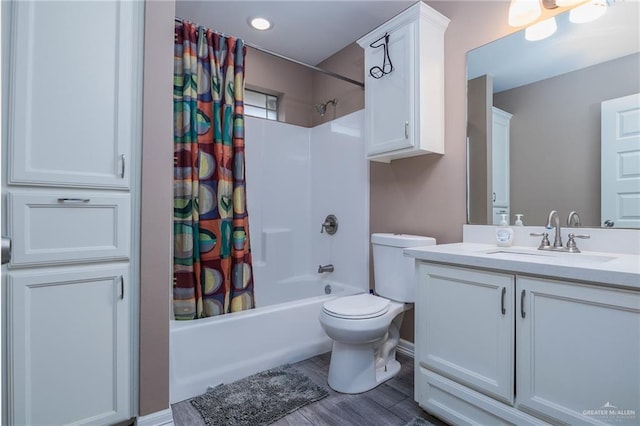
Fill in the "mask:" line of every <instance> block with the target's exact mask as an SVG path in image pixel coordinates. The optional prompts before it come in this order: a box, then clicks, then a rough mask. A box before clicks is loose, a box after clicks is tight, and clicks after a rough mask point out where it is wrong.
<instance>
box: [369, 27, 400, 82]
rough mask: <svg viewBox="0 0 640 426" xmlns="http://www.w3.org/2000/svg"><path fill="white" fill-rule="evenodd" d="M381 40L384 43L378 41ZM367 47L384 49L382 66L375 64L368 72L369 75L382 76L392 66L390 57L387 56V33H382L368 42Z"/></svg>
mask: <svg viewBox="0 0 640 426" xmlns="http://www.w3.org/2000/svg"><path fill="white" fill-rule="evenodd" d="M382 40H384V43H380V42H381V41H382ZM369 47H372V48H374V49H377V48H379V47H382V48H383V49H384V53H383V57H382V66H381V67H380V66H378V65H375V66H373V67H371V68H370V69H369V74H370V75H371V77H373V78H382V77H383V76H385V75H387V74H390V73H391V72H392V71H393V69H394V68H393V63H392V62H391V57H390V56H389V33H384V35H383V36H382V37H380V38H379V39H377V40H376V41H374V42H372V43H371V44H369ZM387 61H388V63H387Z"/></svg>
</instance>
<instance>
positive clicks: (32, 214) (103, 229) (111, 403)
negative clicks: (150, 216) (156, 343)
mask: <svg viewBox="0 0 640 426" xmlns="http://www.w3.org/2000/svg"><path fill="white" fill-rule="evenodd" d="M2 7H3V14H2V15H3V16H2V19H3V22H2V41H3V51H2V66H3V70H2V71H3V73H2V75H3V81H2V85H3V91H2V93H3V106H4V108H3V116H2V121H3V126H2V127H3V133H2V139H3V143H2V147H3V151H2V172H3V176H2V178H3V179H2V202H3V216H4V217H5V221H3V224H2V226H3V230H2V231H3V235H8V236H9V237H11V239H12V241H13V246H14V256H13V258H12V260H11V262H10V263H9V264H8V265H7V266H4V267H3V283H2V287H3V288H2V291H3V296H4V297H3V298H2V310H3V318H4V319H5V321H4V323H3V326H4V330H3V349H2V350H3V360H5V363H4V365H3V371H4V372H5V373H6V374H3V377H2V379H3V383H2V386H3V400H2V405H3V410H2V416H3V418H2V423H3V424H8V425H66V424H74V425H85V424H87V425H106V424H112V423H115V422H119V421H123V420H127V419H129V418H131V417H133V415H134V414H135V412H134V407H135V402H134V393H133V389H134V378H133V377H134V376H133V373H132V371H133V368H134V367H133V359H134V357H133V344H132V339H131V336H132V321H131V315H132V312H131V311H132V306H133V303H132V297H133V295H134V292H133V290H132V289H133V288H134V285H133V280H132V278H133V274H132V270H134V269H133V265H135V261H136V260H135V259H136V257H135V253H136V249H135V248H136V247H137V243H136V242H135V241H134V238H133V232H132V229H133V226H132V224H133V223H134V221H133V218H134V217H135V215H134V212H133V210H132V205H133V204H134V203H132V192H131V191H133V195H135V194H137V192H136V191H137V189H136V186H135V185H134V183H135V182H137V179H136V178H135V173H134V170H136V168H135V166H134V164H135V158H136V156H137V150H138V148H137V147H138V146H139V141H140V123H139V120H140V118H139V116H140V105H141V102H140V100H141V84H140V83H141V78H140V76H141V57H142V50H141V49H142V43H141V41H142V34H143V14H142V11H143V7H144V3H143V2H135V1H124V0H123V1H115V0H114V1H82V2H53V1H52V2H49V1H39V0H31V1H27V0H24V1H16V2H3V4H2Z"/></svg>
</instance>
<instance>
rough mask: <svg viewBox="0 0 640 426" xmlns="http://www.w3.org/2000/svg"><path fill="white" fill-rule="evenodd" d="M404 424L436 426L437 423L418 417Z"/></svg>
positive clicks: (407, 425)
mask: <svg viewBox="0 0 640 426" xmlns="http://www.w3.org/2000/svg"><path fill="white" fill-rule="evenodd" d="M404 426H435V425H434V424H433V423H431V422H428V421H427V420H425V419H423V418H422V417H416V418H415V419H413V420H411V421H410V422H409V423H407V424H406V425H404Z"/></svg>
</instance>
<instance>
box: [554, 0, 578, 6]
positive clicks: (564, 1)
mask: <svg viewBox="0 0 640 426" xmlns="http://www.w3.org/2000/svg"><path fill="white" fill-rule="evenodd" d="M583 1H584V0H556V6H558V7H569V6H573V5H576V4H578V3H582V2H583Z"/></svg>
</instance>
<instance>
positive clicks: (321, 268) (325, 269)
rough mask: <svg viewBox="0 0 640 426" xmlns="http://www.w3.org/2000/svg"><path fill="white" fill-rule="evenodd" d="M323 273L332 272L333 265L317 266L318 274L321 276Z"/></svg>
mask: <svg viewBox="0 0 640 426" xmlns="http://www.w3.org/2000/svg"><path fill="white" fill-rule="evenodd" d="M323 272H333V265H332V264H328V265H318V273H319V274H322V273H323Z"/></svg>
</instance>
